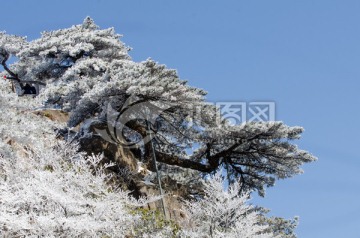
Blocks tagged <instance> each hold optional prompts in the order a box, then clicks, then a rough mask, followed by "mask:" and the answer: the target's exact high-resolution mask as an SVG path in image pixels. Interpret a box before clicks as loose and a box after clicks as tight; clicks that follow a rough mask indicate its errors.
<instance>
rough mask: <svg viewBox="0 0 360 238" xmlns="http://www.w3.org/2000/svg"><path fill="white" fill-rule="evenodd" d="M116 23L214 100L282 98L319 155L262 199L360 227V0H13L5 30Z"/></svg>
mask: <svg viewBox="0 0 360 238" xmlns="http://www.w3.org/2000/svg"><path fill="white" fill-rule="evenodd" d="M87 15H89V16H91V17H92V18H94V20H95V22H96V23H97V24H98V25H99V26H101V27H102V28H107V27H111V26H114V27H115V29H116V31H117V32H118V33H121V34H123V35H124V38H123V39H122V40H123V41H124V42H125V43H126V44H127V45H129V46H131V47H133V48H134V50H133V51H132V52H131V56H132V57H133V59H134V60H135V61H141V60H145V59H146V58H148V57H151V58H153V59H154V60H156V61H158V62H160V63H164V64H166V65H167V66H168V67H171V68H176V69H177V70H178V72H179V74H180V77H181V78H183V79H187V80H189V83H190V84H191V85H193V86H197V87H201V88H204V89H206V90H207V91H209V95H208V99H209V100H210V101H253V100H256V101H259V100H262V101H263V100H271V101H275V102H276V106H277V119H278V120H282V121H284V122H285V123H286V124H288V125H300V126H303V127H305V129H306V132H305V133H304V135H303V138H302V139H301V140H300V141H299V142H298V144H299V146H300V147H301V148H304V149H306V150H309V151H310V152H312V153H313V154H314V155H316V156H317V157H318V158H319V160H318V161H317V162H315V163H312V164H309V165H306V166H304V170H305V173H304V174H303V175H300V176H297V177H295V178H292V179H288V180H284V181H279V182H277V184H276V186H275V187H273V188H269V189H268V190H267V196H266V198H265V199H259V198H255V199H254V200H253V201H254V202H256V203H258V204H260V205H263V206H265V207H268V208H270V209H271V210H272V211H273V212H272V214H274V215H278V216H283V217H292V216H293V215H299V216H300V226H299V228H298V230H297V233H298V235H299V237H301V238H302V237H304V238H338V237H345V238H359V237H360V229H359V225H360V216H359V212H360V203H359V201H360V172H359V170H360V161H359V159H360V158H359V157H360V156H359V155H360V153H359V147H360V144H359V135H360V110H359V103H360V96H359V93H358V90H359V88H360V67H359V63H360V1H357V0H316V1H315V0H298V1H291V0H271V1H269V0H251V1H250V0H248V1H240V0H232V1H225V0H224V1H209V0H198V1H190V0H187V1H165V0H163V1H159V0H153V1H145V0H144V1H135V0H131V1H130V0H128V1H115V0H114V1H105V0H97V1H68V0H62V1H44V0H41V1H19V0H12V1H2V3H1V16H2V17H1V19H2V20H1V21H0V30H6V31H7V32H8V33H11V34H19V35H27V36H28V37H29V39H34V38H36V37H38V36H39V32H40V31H43V30H52V29H59V28H65V27H69V26H71V25H74V24H80V23H82V21H83V19H84V18H85V17H86V16H87Z"/></svg>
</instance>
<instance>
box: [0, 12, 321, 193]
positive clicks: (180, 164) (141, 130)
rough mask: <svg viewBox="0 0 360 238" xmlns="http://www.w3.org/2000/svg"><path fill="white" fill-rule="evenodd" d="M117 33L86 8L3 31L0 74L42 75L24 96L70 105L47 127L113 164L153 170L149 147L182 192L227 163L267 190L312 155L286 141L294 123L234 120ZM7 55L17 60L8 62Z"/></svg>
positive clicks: (230, 173)
mask: <svg viewBox="0 0 360 238" xmlns="http://www.w3.org/2000/svg"><path fill="white" fill-rule="evenodd" d="M119 38H120V35H118V34H116V33H115V32H114V29H113V28H110V29H104V30H103V29H99V27H98V26H97V25H95V23H94V22H93V20H92V19H91V18H89V17H88V18H86V19H85V20H84V22H83V24H81V25H75V26H72V27H71V28H68V29H61V30H57V31H51V32H43V33H42V36H41V37H40V38H39V39H36V40H33V41H30V42H29V41H26V39H25V38H22V37H17V36H12V35H7V34H5V33H0V60H1V64H2V65H3V66H4V69H5V71H3V72H1V75H0V76H1V77H3V76H9V75H10V76H11V77H13V78H15V80H12V84H13V85H15V88H16V86H18V85H19V84H21V83H26V82H39V84H40V85H41V83H42V84H46V87H43V88H42V90H41V92H40V94H39V95H38V96H37V97H36V98H35V99H32V98H27V100H24V102H25V101H26V103H34V104H35V103H42V104H43V106H44V107H45V108H57V109H58V108H60V109H61V110H62V111H63V112H65V113H68V114H69V118H68V120H67V124H66V125H63V126H59V125H55V126H54V127H56V128H57V131H58V132H59V134H60V135H62V136H63V137H64V139H65V140H67V141H68V142H69V141H71V142H77V143H79V146H80V150H82V151H86V152H88V153H89V155H90V154H91V153H103V154H104V156H105V157H106V159H107V160H110V161H112V162H115V163H117V164H118V165H119V166H117V168H120V167H121V166H129V167H131V169H133V170H138V171H140V170H142V171H145V172H146V173H149V174H150V175H151V174H152V173H151V171H155V166H154V163H153V156H155V157H156V158H157V160H158V162H159V169H160V172H162V174H163V175H166V176H163V178H164V180H163V181H162V183H164V184H165V185H166V183H168V184H170V183H172V184H175V185H174V186H173V188H178V187H179V185H185V186H184V187H186V189H187V191H186V192H185V194H186V193H187V194H189V193H191V192H195V193H196V192H198V190H197V188H198V186H200V185H199V183H198V180H200V179H201V176H203V175H206V174H214V173H216V172H217V171H219V170H224V173H226V174H227V176H226V177H227V178H228V182H230V183H231V184H232V183H237V182H238V183H239V184H240V186H241V187H240V190H239V191H241V192H250V191H252V190H257V191H258V192H259V194H260V195H264V187H266V186H273V185H274V182H275V180H276V179H283V178H289V177H292V176H294V175H296V174H299V173H301V172H302V170H301V168H300V167H301V165H302V164H304V163H307V162H311V161H314V160H315V157H313V156H312V155H311V154H309V153H308V152H306V151H303V150H300V149H298V148H297V146H296V145H294V144H292V143H291V142H292V141H293V140H295V139H298V138H299V137H300V135H301V133H302V132H303V129H302V128H301V127H289V126H286V125H285V124H284V123H282V122H252V123H246V124H242V125H234V126H231V125H229V124H228V123H227V121H226V120H223V119H221V118H220V119H219V118H218V115H219V114H220V113H219V109H218V108H216V107H215V106H213V105H210V104H208V103H207V102H206V101H205V95H206V92H205V91H203V90H202V89H198V88H194V87H191V86H189V85H188V84H187V82H186V81H183V80H181V79H179V77H178V75H177V73H176V71H175V70H172V69H168V68H166V66H165V65H160V64H158V63H156V62H155V61H153V60H151V59H148V60H146V61H143V62H134V61H132V60H131V58H130V56H129V55H128V51H129V48H128V47H126V46H125V45H124V44H123V43H122V42H121V41H120V40H119ZM11 55H12V56H15V57H16V59H17V61H16V62H15V63H14V64H12V65H11V66H10V67H8V66H7V64H6V62H7V60H8V59H9V57H10V56H11ZM8 78H9V77H8ZM17 88H18V87H17ZM17 92H18V93H19V90H18V91H17ZM32 101H33V102H32ZM199 112H200V113H199ZM29 136H30V137H31V136H34V135H32V134H31V135H29ZM24 140H26V138H24ZM34 141H35V140H34ZM150 142H151V143H150ZM99 145H101V146H99ZM119 150H120V151H122V152H121V153H120V152H119ZM124 150H125V152H124ZM190 150H194V151H193V153H191V154H189V151H190ZM4 153H5V152H4ZM124 161H126V162H125V163H123V162H124ZM140 164H141V165H142V166H141V167H140V166H139V165H140ZM115 171H116V172H118V171H119V169H118V170H115ZM194 178H195V179H194ZM152 181H154V180H152ZM130 186H133V184H132V185H130ZM136 186H137V185H136ZM136 186H135V187H136ZM132 188H134V187H132ZM200 189H201V187H200ZM193 190H194V191H193ZM183 195H184V194H183Z"/></svg>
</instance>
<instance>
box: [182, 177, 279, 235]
mask: <svg viewBox="0 0 360 238" xmlns="http://www.w3.org/2000/svg"><path fill="white" fill-rule="evenodd" d="M240 190H241V189H240V185H239V183H237V182H235V183H234V184H232V185H230V187H229V188H228V190H227V191H225V190H224V180H223V179H222V177H221V174H220V173H217V174H215V175H214V176H213V177H212V178H211V179H210V180H208V181H206V182H205V183H204V193H205V195H204V197H203V198H201V199H198V201H187V202H186V205H187V208H188V211H189V213H190V214H189V217H190V218H189V223H190V224H189V226H190V229H189V230H188V231H185V232H187V235H189V236H191V237H224V238H225V237H226V238H228V237H229V238H231V237H233V238H237V237H242V238H273V237H275V236H274V235H273V234H272V233H271V232H267V228H268V226H267V225H261V224H260V221H261V214H259V213H257V212H256V211H255V210H254V208H253V207H252V206H251V205H248V204H247V201H248V194H241V191H240ZM279 238H280V237H279Z"/></svg>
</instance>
